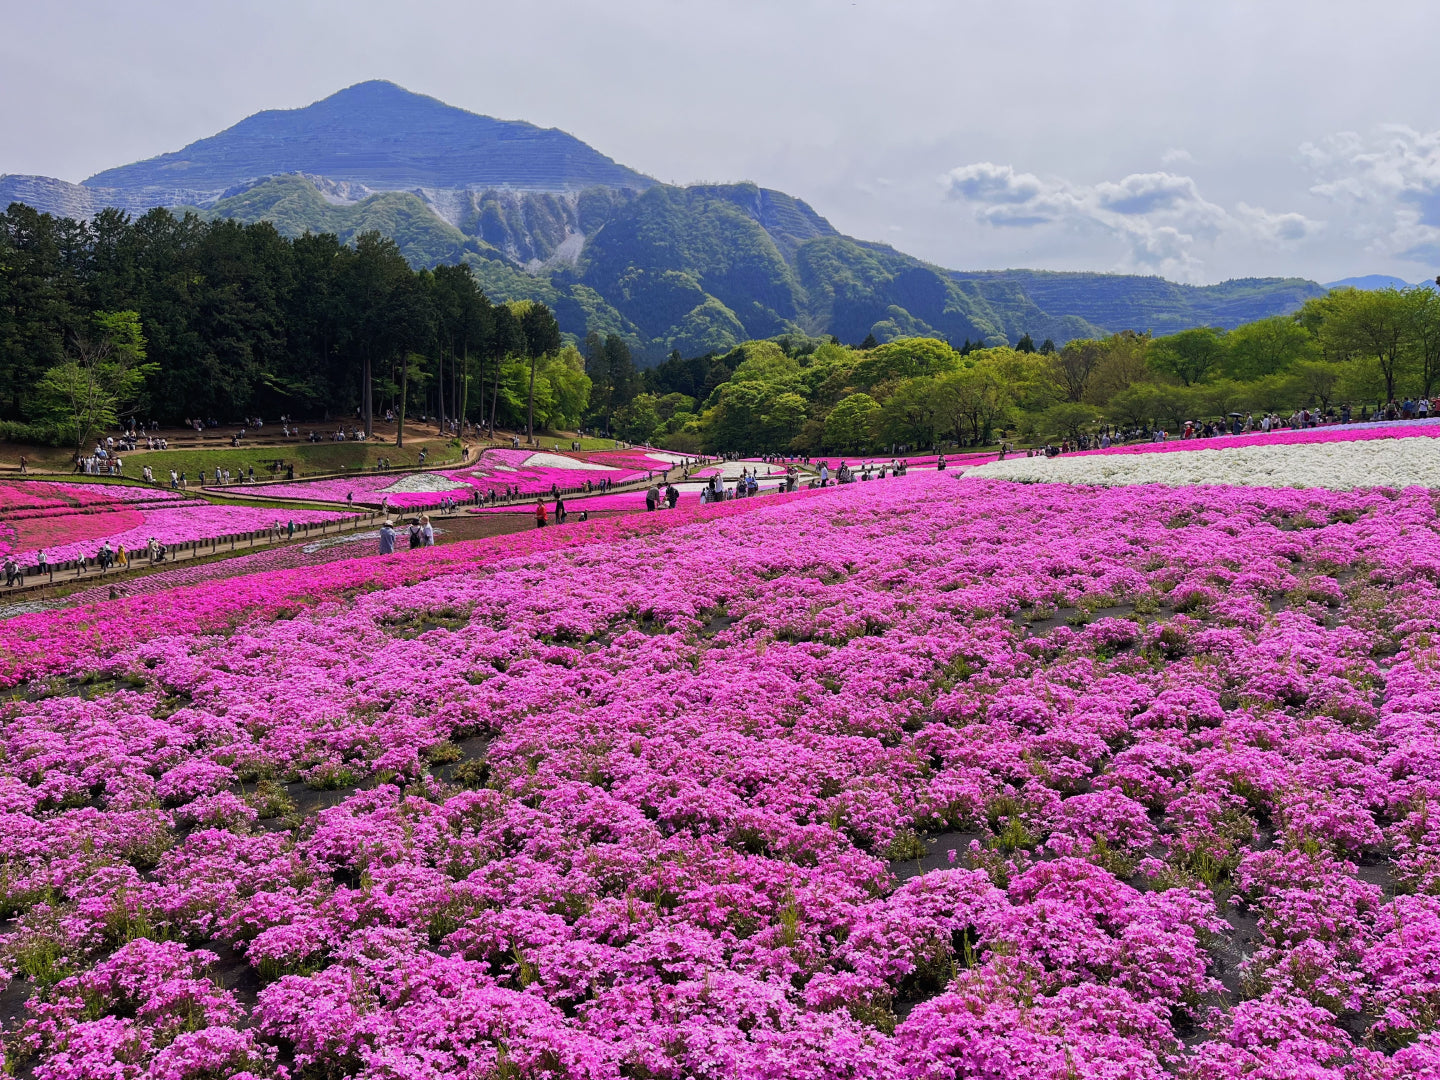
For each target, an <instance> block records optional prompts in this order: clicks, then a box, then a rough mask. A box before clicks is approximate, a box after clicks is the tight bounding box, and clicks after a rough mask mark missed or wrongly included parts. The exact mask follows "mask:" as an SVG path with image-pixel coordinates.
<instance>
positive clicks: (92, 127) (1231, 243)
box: [0, 0, 1440, 282]
mask: <svg viewBox="0 0 1440 1080" xmlns="http://www.w3.org/2000/svg"><path fill="white" fill-rule="evenodd" d="M0 14H3V16H4V19H3V23H0V25H3V26H4V33H3V34H0V101H3V102H4V108H3V110H0V172H13V173H39V174H42V175H48V176H59V177H61V178H63V179H66V180H72V181H78V180H82V179H84V178H85V177H87V176H89V175H91V174H92V173H95V172H98V171H100V170H101V169H104V168H108V167H111V166H114V165H119V164H123V163H126V162H130V161H134V160H137V159H140V158H145V157H151V156H153V155H155V154H159V153H163V152H165V151H169V150H176V149H178V148H180V147H181V146H183V145H185V144H186V143H189V142H192V141H193V140H195V139H198V138H202V137H204V136H207V135H211V134H214V133H215V132H216V131H219V130H220V129H222V128H224V127H227V126H229V125H230V124H233V123H235V122H236V121H237V120H240V119H242V118H243V117H245V116H247V115H249V114H250V113H253V112H256V111H258V110H260V109H268V108H294V107H299V106H303V105H306V104H309V103H310V102H312V101H314V100H317V99H318V98H321V97H325V96H327V95H328V94H330V93H333V92H334V91H335V90H337V89H340V88H341V87H344V86H348V85H350V84H353V83H356V82H360V81H363V80H365V79H371V78H384V79H390V80H393V81H394V82H397V83H400V84H401V85H402V86H405V87H408V88H409V89H411V90H416V91H419V92H422V93H427V94H431V95H433V96H435V97H438V98H440V99H442V100H444V101H447V102H449V103H451V104H453V105H458V106H461V107H463V108H466V109H470V110H472V111H475V112H480V113H487V114H489V115H492V116H498V117H502V118H506V119H523V120H529V121H532V122H534V123H537V124H540V125H543V126H546V127H552V126H553V127H559V128H563V129H564V130H566V131H569V132H571V133H572V134H574V135H577V136H579V137H580V138H582V139H584V140H585V141H586V142H588V143H590V144H591V145H593V146H595V147H596V148H597V149H599V150H600V151H602V152H603V153H606V154H608V155H610V156H611V157H613V158H615V159H616V160H618V161H621V162H623V163H625V164H626V165H629V166H631V167H632V168H636V169H639V170H640V171H642V172H645V173H648V174H650V175H651V176H654V177H657V178H658V179H661V180H666V181H672V182H678V183H684V182H689V181H696V180H705V181H727V180H753V181H755V182H757V183H760V184H763V185H765V186H768V187H774V188H779V189H781V190H783V191H787V192H789V193H791V194H793V195H796V196H799V197H800V198H803V199H805V200H806V201H807V202H809V203H810V204H811V205H812V206H814V207H815V209H816V210H818V211H819V212H820V213H822V214H824V215H825V216H826V217H828V218H829V219H830V220H831V222H833V223H834V224H835V226H836V227H837V228H839V229H841V230H842V231H844V232H846V233H849V234H851V235H854V236H858V237H861V238H864V239H869V240H880V241H884V242H887V243H890V244H893V245H894V246H895V247H897V248H900V249H902V250H904V251H908V252H910V253H912V254H915V255H919V256H922V257H924V258H927V259H930V260H932V261H934V262H936V263H940V264H942V265H944V266H947V267H953V268H956V269H990V268H1000V267H1017V266H1026V267H1040V268H1044V269H1057V270H1070V269H1093V270H1127V271H1140V272H1145V273H1163V274H1165V275H1167V276H1169V277H1173V278H1177V279H1182V280H1188V281H1197V282H1208V281H1218V280H1222V279H1224V278H1229V277H1245V276H1259V275H1271V274H1294V275H1300V276H1304V277H1310V278H1315V279H1317V280H1320V281H1328V280H1331V279H1334V278H1339V277H1344V276H1349V275H1352V274H1367V273H1387V274H1396V275H1399V276H1401V277H1403V278H1405V279H1406V280H1408V281H1416V280H1420V279H1422V278H1429V277H1433V276H1434V275H1435V274H1436V273H1437V272H1440V93H1437V91H1440V63H1437V61H1436V59H1435V55H1434V54H1435V51H1436V45H1437V42H1440V8H1437V6H1436V5H1435V3H1434V0H1427V2H1411V0H1386V3H1384V4H1376V5H1373V6H1372V5H1364V4H1356V3H1354V2H1353V0H1351V2H1346V3H1338V2H1332V0H1306V2H1303V3H1302V2H1289V0H1283V2H1282V0H1263V2H1261V0H1249V2H1246V3H1240V2H1226V0H1189V2H1186V3H1171V2H1165V0H1136V2H1119V0H1116V2H1109V3H1099V2H1086V0H1069V2H1039V0H1037V2H1026V0H993V2H991V0H986V2H968V0H949V2H940V0H935V2H931V0H885V2H880V0H855V2H851V0H776V2H772V3H760V2H745V0H709V2H705V3H691V2H688V0H603V2H592V3H581V2H575V0H532V2H515V0H510V2H507V3H492V2H489V0H461V2H455V3H450V2H442V3H425V2H423V0H413V2H411V3H397V2H395V0H345V2H343V3H328V2H321V0H285V2H283V3H278V2H272V3H256V2H244V0H232V2H229V3H207V2H204V0H182V2H172V0H154V2H147V0H127V2H126V3H123V4H120V3H115V2H114V0H82V2H66V0H51V2H47V3H39V4H37V3H23V4H22V3H20V2H18V0H0Z"/></svg>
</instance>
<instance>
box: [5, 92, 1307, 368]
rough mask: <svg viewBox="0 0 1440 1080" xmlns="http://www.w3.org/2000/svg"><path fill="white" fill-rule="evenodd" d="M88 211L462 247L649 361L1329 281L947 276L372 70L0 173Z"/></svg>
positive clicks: (1063, 327) (1261, 297) (1273, 311)
mask: <svg viewBox="0 0 1440 1080" xmlns="http://www.w3.org/2000/svg"><path fill="white" fill-rule="evenodd" d="M12 201H17V202H24V203H27V204H29V205H31V206H34V207H36V208H37V209H40V210H44V211H47V212H51V213H56V214H59V215H63V216H67V217H73V218H86V217H91V216H93V215H94V214H96V213H97V212H98V211H99V210H101V209H103V208H105V207H107V206H113V207H117V208H119V209H123V210H127V211H130V212H136V213H138V212H143V211H145V210H148V209H150V208H152V207H156V206H163V207H171V208H174V209H175V210H176V211H177V212H183V211H194V212H197V213H200V214H201V215H202V216H207V217H226V218H234V219H235V220H238V221H243V222H254V221H262V220H263V221H270V222H273V223H274V224H275V226H276V228H277V229H279V231H280V232H281V233H282V234H284V235H286V236H299V235H300V234H302V233H304V232H306V231H311V232H329V233H334V234H336V235H337V236H339V237H340V238H341V239H342V240H344V241H346V242H349V241H351V240H353V239H354V238H355V237H356V236H358V235H360V234H361V233H363V232H367V231H372V230H373V231H378V232H380V233H382V234H383V235H385V236H388V237H390V238H391V239H393V240H394V241H395V242H396V243H397V244H398V245H399V247H400V250H401V251H402V252H403V253H404V254H405V257H406V258H407V259H409V261H410V262H411V263H412V264H413V265H415V266H417V267H431V266H437V265H441V264H448V263H455V262H460V261H463V262H467V263H469V264H470V265H471V266H472V267H473V268H474V270H475V274H476V276H477V278H478V279H479V280H480V282H481V284H482V286H483V287H484V288H485V290H486V292H487V293H489V294H490V295H491V296H492V297H493V298H495V299H497V300H521V299H530V300H537V301H540V302H542V303H545V304H547V305H549V306H550V307H551V309H552V310H554V312H555V314H556V318H557V319H558V320H559V322H560V326H561V329H562V330H563V331H565V332H566V333H568V334H572V335H574V336H575V337H577V338H579V337H584V336H585V335H586V334H587V333H589V332H591V331H595V332H599V333H601V334H618V335H620V336H622V337H624V338H626V339H627V340H628V341H629V342H630V344H631V347H632V348H633V349H634V351H635V353H636V358H637V359H638V360H639V361H640V362H641V363H642V364H643V363H653V362H656V361H658V360H659V359H661V358H662V357H663V356H665V355H667V354H669V353H670V352H672V351H679V352H681V353H682V354H684V355H687V356H696V355H700V354H703V353H705V352H706V351H709V350H716V351H724V350H727V349H729V348H731V347H732V346H734V345H735V344H737V343H738V342H740V341H743V340H746V339H747V338H760V337H770V336H773V335H777V334H783V333H794V332H798V333H806V334H833V335H835V336H836V337H838V338H839V339H840V340H842V341H845V342H849V343H859V342H860V341H862V340H863V339H864V338H865V337H867V336H868V335H873V336H874V337H875V338H876V339H877V340H879V341H888V340H891V339H893V338H896V337H901V336H912V335H930V336H935V337H940V338H945V339H947V340H949V341H950V342H952V343H954V344H956V345H959V344H960V343H961V342H962V341H965V340H967V339H968V340H970V341H975V342H985V343H987V344H1002V343H1013V342H1015V341H1018V340H1019V339H1020V337H1021V336H1022V335H1024V334H1029V335H1031V337H1032V338H1033V339H1034V340H1035V341H1036V342H1040V341H1043V340H1044V339H1045V338H1051V339H1053V340H1054V341H1055V342H1056V343H1057V344H1063V343H1064V342H1065V341H1068V340H1069V339H1071V338H1075V337H1089V336H1096V335H1100V334H1103V333H1106V332H1110V331H1118V330H1137V331H1146V330H1150V331H1154V332H1156V333H1170V332H1173V331H1175V330H1181V329H1184V328H1186V327H1190V326H1201V325H1213V326H1223V327H1232V326H1236V325H1238V324H1240V323H1241V322H1246V321H1250V320H1252V319H1257V318H1263V317H1265V316H1269V315H1279V314H1286V313H1288V312H1290V311H1293V310H1295V309H1296V308H1297V307H1299V305H1300V304H1301V303H1303V302H1304V301H1305V300H1306V299H1308V298H1309V297H1311V296H1318V295H1321V294H1322V293H1323V291H1324V290H1323V289H1322V288H1321V287H1320V286H1318V285H1316V284H1315V283H1314V282H1309V281H1304V280H1300V279H1281V278H1264V279H1250V280H1244V281H1235V282H1225V283H1223V284H1221V285H1215V286H1207V287H1204V288H1197V287H1194V286H1185V285H1177V284H1175V283H1174V282H1169V281H1165V280H1164V279H1162V278H1158V277H1137V276H1128V275H1117V274H1056V273H1048V272H1043V271H1032V270H1006V271H998V272H989V271H986V272H958V271H949V270H945V269H943V268H941V267H938V266H933V265H930V264H928V263H925V262H923V261H921V260H919V259H916V258H913V257H911V256H909V255H906V254H904V253H903V252H899V251H896V250H895V249H894V248H891V247H888V246H886V245H883V244H875V243H869V242H866V241H861V240H855V239H852V238H850V237H847V236H843V235H841V234H840V233H839V232H838V231H837V230H836V229H835V228H834V227H833V226H832V225H831V224H830V223H829V222H828V221H826V220H825V218H823V217H822V216H821V215H820V214H818V213H816V212H815V210H813V209H812V208H811V207H809V206H808V205H806V204H805V203H804V202H802V201H801V200H799V199H796V198H794V197H792V196H790V195H786V194H785V193H783V192H779V191H772V190H769V189H766V188H761V187H758V186H756V185H754V184H727V185H696V186H692V187H684V188H680V187H672V186H669V185H664V184H659V183H656V182H655V181H653V180H651V179H650V178H649V177H647V176H644V175H642V174H640V173H638V172H636V171H634V170H633V169H628V168H626V167H624V166H623V165H619V164H617V163H616V162H614V161H612V160H611V159H610V158H608V157H606V156H605V155H604V154H601V153H600V152H599V151H597V150H594V149H593V148H591V147H589V146H587V145H586V144H585V143H583V142H581V141H580V140H579V139H576V138H575V137H574V136H571V135H567V134H566V133H565V132H562V131H557V130H554V129H542V128H538V127H535V126H534V125H532V124H526V123H519V122H512V121H505V120H497V119H494V118H492V117H487V116H480V115H477V114H475V113H470V112H466V111H465V110H463V109H457V108H453V107H451V106H449V105H446V104H444V103H443V102H440V101H436V100H435V99H434V98H429V97H425V96H423V95H420V94H413V93H411V92H409V91H407V90H404V89H402V88H400V87H398V86H395V85H394V84H393V83H387V82H367V83H360V84H359V85H357V86H352V87H350V88H349V89H346V90H342V91H340V92H339V93H336V94H333V95H331V96H330V97H328V98H325V99H324V100H323V101H318V102H316V103H314V104H313V105H310V106H307V107H306V108H303V109H292V110H276V111H269V112H262V113H257V114H255V115H254V116H251V117H249V118H248V119H246V120H242V121H241V122H240V123H238V124H236V125H234V126H233V127H230V128H227V129H226V130H225V131H222V132H220V133H219V134H218V135H215V136H213V137H211V138H208V139H201V140H200V141H198V142H195V143H192V144H190V145H189V146H187V147H185V148H184V149H182V150H178V151H176V152H174V153H169V154H162V155H160V156H159V157H155V158H150V159H149V160H146V161H140V162H136V163H134V164H132V165H125V166H122V167H120V168H117V169H109V170H107V171H105V172H102V173H98V174H97V175H95V176H92V177H91V178H90V179H88V180H86V181H85V182H84V183H83V184H69V183H66V182H64V181H61V180H55V179H52V178H49V177H39V176H0V205H8V204H9V203H10V202H12Z"/></svg>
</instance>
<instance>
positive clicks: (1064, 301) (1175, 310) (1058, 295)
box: [951, 270, 1327, 340]
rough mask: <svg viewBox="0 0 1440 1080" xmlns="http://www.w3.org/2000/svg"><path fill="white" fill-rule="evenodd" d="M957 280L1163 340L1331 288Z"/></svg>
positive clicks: (1301, 282)
mask: <svg viewBox="0 0 1440 1080" xmlns="http://www.w3.org/2000/svg"><path fill="white" fill-rule="evenodd" d="M951 277H953V278H954V279H955V280H956V281H962V282H964V281H968V282H976V283H978V284H980V287H981V288H982V289H986V288H989V289H993V288H994V286H995V284H996V283H999V282H1006V283H1010V284H1013V285H1015V286H1017V287H1018V288H1019V289H1020V290H1022V291H1023V293H1024V294H1025V295H1026V296H1028V297H1029V298H1030V299H1031V300H1032V301H1033V302H1034V303H1035V304H1036V305H1037V306H1038V307H1039V308H1041V309H1043V310H1046V311H1064V312H1066V313H1067V314H1070V315H1074V316H1077V317H1079V318H1081V319H1084V320H1086V321H1087V322H1089V323H1092V324H1093V325H1095V326H1100V327H1104V328H1105V329H1107V330H1112V331H1113V330H1141V331H1143V330H1149V331H1151V332H1152V333H1155V334H1157V335H1159V334H1173V333H1174V332H1176V331H1177V330H1185V329H1187V328H1189V327H1192V326H1219V327H1224V328H1225V329H1233V328H1234V327H1236V326H1239V325H1240V324H1241V323H1245V322H1252V321H1254V320H1255V319H1263V318H1267V317H1269V316H1271V315H1280V314H1288V313H1289V312H1291V311H1294V310H1295V309H1296V308H1298V307H1300V305H1301V304H1303V303H1304V302H1305V301H1306V300H1309V299H1311V298H1312V297H1316V296H1324V295H1325V292H1326V288H1327V287H1322V286H1320V285H1317V284H1315V282H1313V281H1307V280H1306V279H1304V278H1235V279H1233V280H1231V281H1223V282H1221V283H1220V284H1218V285H1181V284H1179V283H1178V282H1174V281H1167V280H1166V279H1165V278H1161V277H1143V276H1140V275H1136V274H1095V273H1061V272H1056V271H1049V270H1002V271H996V272H981V273H975V272H960V271H956V272H954V273H952V274H951ZM1032 334H1033V331H1032ZM1057 340H1058V339H1057Z"/></svg>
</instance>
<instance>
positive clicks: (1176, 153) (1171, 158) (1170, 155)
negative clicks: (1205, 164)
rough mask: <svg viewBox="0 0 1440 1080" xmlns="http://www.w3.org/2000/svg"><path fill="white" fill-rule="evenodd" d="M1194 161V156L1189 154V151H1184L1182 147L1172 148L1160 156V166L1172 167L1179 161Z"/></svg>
mask: <svg viewBox="0 0 1440 1080" xmlns="http://www.w3.org/2000/svg"><path fill="white" fill-rule="evenodd" d="M1194 160H1195V155H1193V154H1192V153H1190V151H1189V150H1186V149H1185V148H1184V147H1182V146H1172V147H1170V149H1169V150H1166V151H1165V152H1164V153H1163V154H1161V155H1160V164H1161V165H1174V164H1175V163H1177V162H1180V161H1186V162H1189V161H1194Z"/></svg>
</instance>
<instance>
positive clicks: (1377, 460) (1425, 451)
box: [964, 436, 1440, 491]
mask: <svg viewBox="0 0 1440 1080" xmlns="http://www.w3.org/2000/svg"><path fill="white" fill-rule="evenodd" d="M964 475H965V476H966V477H976V478H983V479H987V480H1018V481H1022V482H1028V483H1035V482H1041V483H1054V484H1099V485H1104V486H1120V485H1127V484H1165V485H1166V486H1168V487H1187V486H1190V485H1193V484H1229V485H1232V486H1236V487H1296V488H1330V489H1332V490H1335V491H1349V490H1351V489H1353V488H1366V487H1393V488H1406V487H1427V488H1440V439H1434V438H1429V437H1425V436H1421V437H1418V438H1410V439H1369V440H1364V441H1359V442H1330V443H1291V444H1286V445H1269V446H1237V447H1233V448H1231V449H1228V450H1192V451H1189V452H1187V453H1184V454H1117V455H1113V456H1110V455H1091V456H1084V455H1082V456H1074V457H1067V456H1061V457H1054V458H1046V457H1033V458H1025V457H1012V458H1008V459H1007V460H1005V461H992V462H990V463H989V464H988V465H980V466H978V467H976V468H973V469H969V470H967V471H966V473H965V474H964Z"/></svg>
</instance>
